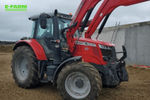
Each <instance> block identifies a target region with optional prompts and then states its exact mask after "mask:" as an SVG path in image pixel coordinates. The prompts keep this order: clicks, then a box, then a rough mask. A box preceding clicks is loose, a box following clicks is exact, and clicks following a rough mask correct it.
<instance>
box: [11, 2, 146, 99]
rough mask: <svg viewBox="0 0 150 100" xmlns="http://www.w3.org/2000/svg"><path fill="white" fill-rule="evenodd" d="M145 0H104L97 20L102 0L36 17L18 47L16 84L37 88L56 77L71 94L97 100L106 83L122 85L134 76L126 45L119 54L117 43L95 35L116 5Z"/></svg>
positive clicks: (66, 95)
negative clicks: (130, 73)
mask: <svg viewBox="0 0 150 100" xmlns="http://www.w3.org/2000/svg"><path fill="white" fill-rule="evenodd" d="M144 1H146V0H104V1H103V2H102V4H101V6H100V8H99V9H98V11H97V13H96V14H95V16H94V18H93V19H92V20H91V21H89V18H90V15H91V13H92V11H93V9H94V8H95V6H96V5H97V3H98V2H100V0H82V1H81V4H80V5H79V8H78V10H77V11H76V13H75V15H74V16H73V17H72V15H67V14H63V13H59V12H58V11H57V10H55V12H54V13H51V14H48V13H42V14H40V15H36V16H32V17H30V18H29V20H31V21H33V29H32V34H31V37H29V38H22V39H21V40H19V41H18V42H17V43H16V45H15V46H14V49H13V50H14V54H13V59H12V66H11V67H12V73H13V77H14V79H15V82H16V84H17V85H18V86H19V87H22V88H33V87H36V86H38V85H39V84H40V83H43V82H44V83H45V82H47V83H49V82H51V83H52V84H54V85H56V86H57V88H58V91H59V92H60V94H61V96H62V97H63V98H64V99H65V100H96V99H97V97H98V96H99V95H100V94H101V90H102V86H103V87H116V86H118V85H119V84H120V83H121V82H123V81H128V73H127V71H126V68H125V66H126V65H125V61H124V59H125V58H126V56H127V53H126V49H125V47H124V46H123V47H122V48H123V51H122V53H123V56H122V57H121V58H120V59H118V58H117V56H116V55H117V53H116V51H115V45H114V44H111V43H107V42H103V41H99V40H92V39H91V36H92V35H93V33H94V32H95V30H96V29H97V27H98V25H99V24H100V23H101V26H100V28H99V32H98V33H99V34H100V33H101V31H102V29H103V27H104V25H105V24H106V22H107V20H108V18H109V16H110V15H111V12H112V11H113V10H114V9H115V8H116V7H118V6H128V5H132V4H136V3H140V2H144ZM102 20H103V22H102ZM86 27H87V30H84V29H85V28H86ZM83 33H85V35H84V36H83Z"/></svg>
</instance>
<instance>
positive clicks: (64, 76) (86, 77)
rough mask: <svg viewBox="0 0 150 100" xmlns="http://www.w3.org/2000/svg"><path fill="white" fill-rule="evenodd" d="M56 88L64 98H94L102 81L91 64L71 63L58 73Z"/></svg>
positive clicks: (87, 99) (78, 99)
mask: <svg viewBox="0 0 150 100" xmlns="http://www.w3.org/2000/svg"><path fill="white" fill-rule="evenodd" d="M57 88H58V90H59V92H60V94H61V95H62V97H63V98H64V99H65V100H96V99H97V97H98V96H99V95H100V93H101V90H102V81H101V77H100V74H99V72H98V71H97V69H96V68H95V67H94V66H92V65H91V64H88V63H83V62H79V63H72V64H68V65H66V66H64V68H63V69H62V70H61V72H60V73H59V75H58V79H57Z"/></svg>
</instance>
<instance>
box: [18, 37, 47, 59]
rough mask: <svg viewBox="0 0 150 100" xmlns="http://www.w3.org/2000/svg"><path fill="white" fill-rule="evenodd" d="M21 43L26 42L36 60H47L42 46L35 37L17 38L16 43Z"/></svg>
mask: <svg viewBox="0 0 150 100" xmlns="http://www.w3.org/2000/svg"><path fill="white" fill-rule="evenodd" d="M21 43H27V44H28V45H29V46H30V47H31V48H32V49H33V51H34V53H35V55H36V58H37V59H38V60H47V57H46V55H45V52H44V49H43V47H42V46H41V45H40V44H39V43H38V42H37V41H36V40H35V39H30V40H19V41H18V42H17V43H16V45H19V44H21Z"/></svg>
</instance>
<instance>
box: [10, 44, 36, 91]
mask: <svg viewBox="0 0 150 100" xmlns="http://www.w3.org/2000/svg"><path fill="white" fill-rule="evenodd" d="M11 67H12V74H13V78H14V80H15V82H16V84H17V85H18V86H19V87H22V88H33V87H36V86H37V85H39V77H38V67H37V61H36V57H35V55H34V52H33V51H32V49H31V48H30V47H28V46H20V47H18V48H17V49H16V50H15V51H14V54H13V59H12V66H11Z"/></svg>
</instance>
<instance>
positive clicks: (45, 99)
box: [0, 52, 150, 100]
mask: <svg viewBox="0 0 150 100" xmlns="http://www.w3.org/2000/svg"><path fill="white" fill-rule="evenodd" d="M11 55H12V54H11V53H2V52H1V53H0V100H62V99H61V97H60V96H59V94H58V91H57V89H56V88H55V87H53V86H51V85H50V84H43V85H42V86H40V87H38V88H35V89H22V88H19V87H18V86H17V85H16V84H15V83H14V80H13V78H12V74H11V68H10V65H11ZM127 69H128V72H129V77H130V80H129V82H126V83H122V84H121V85H120V86H119V87H117V88H104V89H103V91H102V94H101V96H100V97H99V99H98V100H150V70H149V69H140V68H133V67H128V68H127Z"/></svg>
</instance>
